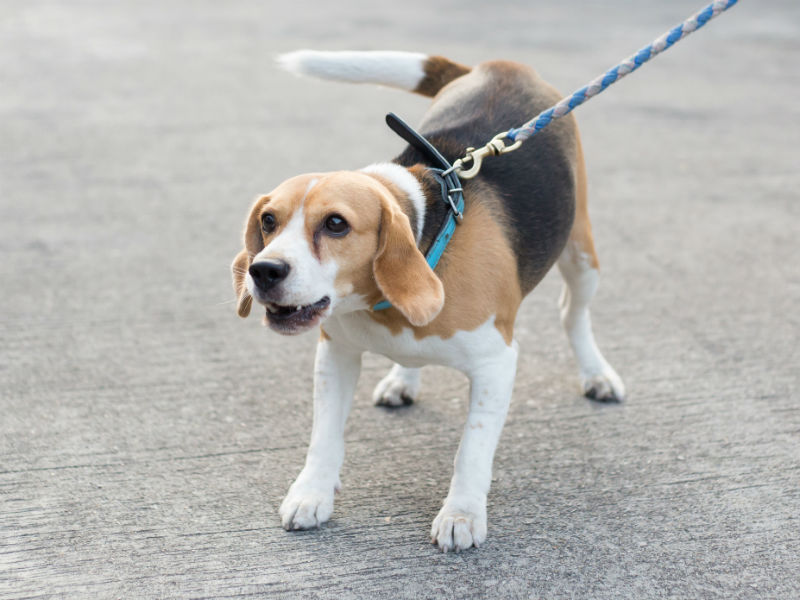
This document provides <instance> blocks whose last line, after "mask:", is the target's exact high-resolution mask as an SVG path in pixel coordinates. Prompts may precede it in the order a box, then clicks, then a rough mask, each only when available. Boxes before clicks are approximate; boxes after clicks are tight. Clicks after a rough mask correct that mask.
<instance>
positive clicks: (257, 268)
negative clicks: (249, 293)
mask: <svg viewBox="0 0 800 600" xmlns="http://www.w3.org/2000/svg"><path fill="white" fill-rule="evenodd" d="M289 269H290V267H289V263H287V262H286V261H283V260H274V259H273V260H260V261H258V262H254V263H253V264H252V265H250V269H249V272H250V277H252V278H253V282H254V283H255V284H256V287H258V288H260V289H262V290H264V291H266V290H269V289H272V288H273V287H275V286H276V285H278V284H279V283H280V282H281V281H283V280H284V279H286V276H287V275H288V274H289Z"/></svg>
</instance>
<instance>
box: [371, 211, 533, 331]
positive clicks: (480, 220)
mask: <svg viewBox="0 0 800 600" xmlns="http://www.w3.org/2000/svg"><path fill="white" fill-rule="evenodd" d="M436 273H437V274H438V275H439V278H440V279H441V281H442V284H443V285H444V291H445V303H444V307H443V308H442V312H441V313H439V316H438V317H436V319H434V320H433V321H432V322H430V323H429V324H427V325H425V326H423V327H413V329H414V336H415V337H416V338H417V339H421V338H424V337H428V336H431V335H435V336H439V337H441V338H444V339H447V338H450V337H452V336H453V335H455V334H456V333H457V332H458V331H472V330H474V329H477V328H478V327H480V326H481V325H482V324H483V323H485V322H486V321H487V320H488V319H489V318H490V317H492V316H493V315H494V316H495V327H496V328H497V329H498V330H499V331H500V333H501V334H502V335H503V338H504V339H505V340H506V342H507V343H509V344H510V343H511V340H512V337H513V329H514V321H515V319H516V315H517V310H518V308H519V304H520V302H521V301H522V291H521V290H520V287H519V279H518V276H517V266H516V259H515V257H514V253H513V251H512V250H511V247H510V245H509V243H508V241H507V238H506V236H505V233H504V231H503V228H502V226H501V225H500V224H499V223H498V222H497V220H496V219H495V218H494V216H493V215H492V214H491V213H490V211H489V209H488V208H487V207H486V206H485V205H483V204H477V203H476V204H470V205H469V206H468V207H467V208H466V211H465V213H464V220H463V221H462V223H461V224H460V225H458V226H457V229H456V233H455V234H454V235H453V238H452V240H451V241H450V244H449V245H448V247H447V250H446V252H445V254H444V255H443V256H442V259H441V261H440V263H439V265H437V267H436ZM370 317H371V318H372V319H373V320H375V321H377V322H378V323H381V324H382V325H385V326H386V327H388V328H389V329H390V330H391V331H392V333H393V334H398V333H400V332H401V331H402V330H403V329H404V328H405V327H409V326H410V325H409V323H408V321H407V320H406V319H405V318H404V317H403V316H402V315H401V314H400V312H399V311H398V310H397V309H395V308H394V307H392V308H389V309H387V310H384V311H377V312H372V313H370Z"/></svg>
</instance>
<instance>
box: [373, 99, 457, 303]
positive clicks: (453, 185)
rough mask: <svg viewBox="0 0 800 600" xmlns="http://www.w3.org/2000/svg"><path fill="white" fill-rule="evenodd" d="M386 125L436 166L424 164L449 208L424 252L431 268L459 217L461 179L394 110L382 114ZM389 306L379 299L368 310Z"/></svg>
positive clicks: (444, 159) (437, 259)
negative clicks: (429, 245) (436, 182)
mask: <svg viewBox="0 0 800 600" xmlns="http://www.w3.org/2000/svg"><path fill="white" fill-rule="evenodd" d="M386 124H387V125H389V127H391V129H392V131H394V132H395V133H397V134H398V135H399V136H400V137H402V138H403V139H404V140H406V141H407V142H408V143H409V144H411V145H412V146H414V148H416V149H417V150H419V151H420V152H421V153H422V154H423V155H424V156H425V157H426V158H428V159H429V160H430V161H431V162H432V163H434V164H435V165H437V166H436V167H428V171H429V172H430V173H431V174H432V175H433V176H434V178H435V179H436V181H438V182H439V186H440V187H441V193H442V201H443V202H444V203H446V204H447V205H448V206H449V207H450V210H449V211H447V217H446V218H445V220H444V222H443V223H442V226H441V227H440V228H439V233H438V234H436V237H435V238H434V240H433V243H432V244H431V247H430V248H429V249H428V253H427V254H426V255H425V260H426V261H427V263H428V265H429V266H430V268H431V269H435V268H436V265H437V264H438V263H439V259H440V258H442V254H443V253H444V250H445V248H447V244H448V243H449V242H450V239H451V238H452V237H453V233H454V232H455V230H456V224H457V223H458V222H459V221H460V220H461V218H462V215H463V213H464V193H463V190H462V189H461V181H460V180H459V179H458V175H456V173H455V170H454V169H453V167H452V165H451V164H450V163H449V162H447V159H446V158H445V157H444V156H442V154H441V153H440V152H439V151H438V150H437V149H436V148H435V147H434V146H433V144H431V143H430V142H429V141H428V140H426V139H425V138H424V137H422V135H420V134H419V133H417V132H416V131H414V130H413V129H412V128H411V127H410V126H409V125H408V124H407V123H406V122H405V121H403V120H402V119H401V118H400V117H398V116H397V115H395V114H394V113H389V114H388V115H386ZM390 306H391V303H390V302H389V301H388V300H383V301H382V302H378V304H376V305H375V306H373V307H372V310H385V309H387V308H389V307H390Z"/></svg>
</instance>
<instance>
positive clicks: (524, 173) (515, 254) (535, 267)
mask: <svg viewBox="0 0 800 600" xmlns="http://www.w3.org/2000/svg"><path fill="white" fill-rule="evenodd" d="M279 60H280V62H281V63H282V65H283V66H284V68H286V69H287V70H289V71H291V72H293V73H295V74H299V75H309V76H315V77H320V78H324V79H333V80H340V81H350V82H369V83H377V84H382V85H388V86H392V87H397V88H401V89H405V90H408V91H412V92H416V93H418V94H421V95H423V96H429V97H432V98H433V103H432V105H431V107H430V109H429V110H428V112H427V113H426V114H425V116H424V118H423V120H422V123H421V124H420V126H419V131H420V132H421V133H422V135H423V136H425V138H427V139H428V140H429V141H430V142H431V143H432V144H433V145H434V146H435V147H436V148H437V149H438V150H439V152H441V154H443V155H444V156H445V157H446V158H447V160H448V161H450V162H451V163H452V161H454V160H455V159H456V158H458V157H460V156H462V155H463V154H464V152H465V149H466V148H467V147H470V146H475V147H479V146H481V145H483V144H484V143H485V142H486V141H488V140H489V139H491V138H492V137H493V136H494V135H495V134H497V132H499V131H504V130H506V129H508V128H509V127H510V126H516V125H519V124H520V123H523V122H525V121H526V120H527V119H528V118H530V117H531V116H532V115H536V114H538V113H539V112H540V111H542V110H544V109H546V108H548V107H550V106H551V105H553V104H555V103H556V102H557V101H558V100H559V99H560V97H561V96H560V94H558V93H557V92H556V90H555V89H554V88H552V87H551V86H550V85H548V84H547V83H546V82H544V81H543V80H542V79H541V78H540V77H539V76H538V75H537V74H536V73H535V72H534V71H533V70H531V69H529V68H528V67H526V66H523V65H520V64H516V63H513V62H508V61H493V62H485V63H481V64H479V65H477V66H475V67H472V68H470V67H467V66H463V65H460V64H457V63H455V62H452V61H450V60H448V59H446V58H443V57H440V56H426V55H424V54H417V53H406V52H316V51H310V50H302V51H298V52H293V53H290V54H287V55H283V56H282V57H281V58H280V59H279ZM429 166H430V163H429V162H428V158H427V157H426V156H425V154H424V153H422V152H420V151H419V150H418V149H417V148H416V147H414V146H408V147H407V148H406V149H405V150H404V151H403V152H402V153H401V154H400V155H399V156H398V157H397V158H395V159H394V160H392V161H389V162H378V163H376V164H373V165H370V166H368V167H366V168H363V169H361V170H358V171H336V172H332V173H310V174H306V175H298V176H296V177H292V178H291V179H288V180H286V181H284V182H283V183H281V184H280V185H279V186H278V187H276V188H275V189H274V190H273V191H272V192H270V193H269V194H267V195H265V196H262V197H260V198H258V200H256V202H255V204H254V205H253V207H252V208H251V209H250V214H249V216H248V218H247V221H246V224H245V230H244V249H243V250H242V251H241V252H240V253H239V254H238V255H237V256H236V258H235V259H234V261H233V265H232V271H233V285H234V289H235V291H236V294H237V296H238V305H237V309H238V313H239V315H240V316H242V317H246V316H247V315H248V314H249V312H250V309H251V307H252V305H253V303H254V301H255V303H258V304H259V305H261V307H262V309H261V310H263V313H264V315H265V316H264V322H265V324H266V325H268V326H269V327H270V328H271V329H273V330H274V331H276V332H278V333H281V334H284V335H294V334H298V333H302V332H305V331H308V330H310V329H314V328H319V329H320V336H319V344H318V347H317V356H316V365H315V369H314V424H313V428H312V431H311V443H310V446H309V449H308V454H307V458H306V462H305V466H304V467H303V469H302V471H301V472H300V474H299V476H298V477H297V479H296V481H295V482H294V483H293V484H292V486H291V487H290V488H289V492H288V494H287V496H286V498H285V500H284V501H283V503H282V504H281V507H280V517H281V521H282V524H283V526H284V527H285V528H286V529H287V530H292V529H309V528H313V527H319V526H320V525H321V524H322V523H324V522H326V521H327V520H328V519H329V518H330V517H331V513H332V512H333V500H334V492H335V491H337V490H338V489H339V487H340V485H341V484H340V481H339V470H340V468H341V466H342V462H343V459H344V437H343V432H344V426H345V420H346V419H347V415H348V412H349V410H350V405H351V402H352V399H353V394H354V390H355V387H356V381H357V379H358V376H359V371H360V367H361V355H362V353H363V352H364V351H370V352H376V353H379V354H382V355H384V356H387V357H389V358H390V359H391V360H392V361H394V362H395V363H396V364H395V365H394V366H393V367H392V369H391V371H390V372H389V374H388V375H387V376H386V377H385V378H384V379H383V380H382V381H381V382H380V383H378V385H377V387H376V388H375V391H374V400H375V402H376V404H380V405H385V406H398V405H401V404H409V403H411V402H413V401H414V400H415V399H416V397H417V395H418V393H419V389H420V367H422V366H423V365H426V364H438V365H445V366H448V367H453V368H455V369H459V370H460V371H462V372H464V373H465V374H466V375H467V376H468V377H469V379H470V382H471V389H470V404H469V414H468V416H467V422H466V424H465V426H464V432H463V436H462V438H461V444H460V446H459V448H458V452H457V453H456V458H455V467H454V473H453V477H452V481H451V483H450V489H449V492H448V494H447V496H446V498H445V499H444V503H443V506H442V509H441V510H440V511H439V514H438V515H437V516H436V518H435V519H434V520H433V525H432V528H431V538H432V541H433V543H435V544H438V546H439V548H441V550H443V551H445V552H446V551H448V550H455V551H459V550H464V549H467V548H470V547H472V546H479V545H480V544H481V543H483V542H484V540H485V539H486V526H487V525H486V496H487V494H488V492H489V485H490V482H491V479H492V460H493V457H494V452H495V447H496V446H497V442H498V439H499V437H500V433H501V430H502V428H503V422H504V420H505V418H506V413H507V411H508V407H509V402H510V400H511V391H512V388H513V386H514V376H515V372H516V367H517V344H516V342H515V341H514V336H513V332H514V320H515V318H516V315H517V310H518V309H519V306H520V302H521V301H522V299H523V298H524V297H525V295H526V294H528V293H529V292H530V291H531V290H532V289H533V288H534V287H535V286H536V284H537V283H539V281H541V279H542V278H543V277H544V276H545V274H546V273H547V272H548V270H549V269H550V268H551V267H552V266H553V265H558V268H559V271H560V272H561V274H562V276H563V278H564V281H565V286H564V291H563V294H562V296H561V300H560V309H561V322H562V323H563V326H564V329H565V330H566V333H567V337H568V338H569V342H570V344H571V346H572V349H573V350H574V352H575V357H576V359H577V362H578V368H579V372H580V379H581V383H582V386H583V392H584V394H585V395H586V396H588V397H590V398H595V399H598V400H606V401H608V400H612V401H613V400H621V399H622V398H623V396H624V394H625V388H624V386H623V383H622V380H621V379H620V378H619V376H618V375H617V374H616V372H615V371H614V369H612V367H611V366H610V365H609V364H608V362H607V361H606V360H605V359H604V358H603V355H602V354H601V353H600V351H599V350H598V348H597V345H596V344H595V340H594V335H593V334H592V329H591V323H590V318H589V308H588V305H589V301H590V300H591V298H592V296H593V295H594V293H595V289H596V288H597V282H598V262H597V254H596V253H595V249H594V243H593V239H592V229H591V224H590V223H589V215H588V212H587V205H586V202H587V200H586V169H585V167H584V160H583V153H582V150H581V143H580V138H579V137H578V129H577V127H576V124H575V120H574V118H573V116H572V115H569V116H567V117H566V118H563V119H559V120H558V121H555V122H554V123H552V124H551V125H550V126H549V127H548V128H547V129H545V130H543V131H542V132H541V133H539V134H538V135H537V136H536V138H535V139H534V140H531V141H529V142H528V143H526V144H524V145H523V146H522V147H521V148H519V149H518V150H517V151H515V152H512V153H510V154H507V155H504V156H502V157H499V158H494V159H491V160H488V161H486V162H485V163H484V165H483V168H482V170H481V172H480V174H479V175H478V176H477V177H475V178H474V179H469V180H465V181H463V182H462V183H463V195H464V204H465V208H464V211H463V219H462V220H461V221H460V222H459V223H458V225H457V227H456V229H455V233H454V234H453V237H452V240H451V241H450V243H449V245H448V246H447V247H446V249H445V251H444V254H443V256H442V258H441V260H440V262H439V263H438V265H437V266H436V268H435V270H432V269H431V267H430V266H429V265H428V263H427V262H426V260H425V256H424V254H425V252H426V251H427V250H428V249H429V247H430V246H431V244H432V242H433V239H434V237H435V236H436V234H437V232H438V231H439V229H440V227H441V225H442V222H443V220H444V219H446V218H447V216H448V211H449V210H451V209H450V207H449V205H448V204H447V203H446V202H445V201H443V199H442V194H441V192H440V186H439V183H438V181H437V180H436V179H435V178H434V177H433V174H432V173H431V171H430V170H429ZM384 300H385V301H388V302H389V303H391V307H390V308H388V309H386V310H376V304H377V303H379V302H382V301H384Z"/></svg>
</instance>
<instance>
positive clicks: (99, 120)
mask: <svg viewBox="0 0 800 600" xmlns="http://www.w3.org/2000/svg"><path fill="white" fill-rule="evenodd" d="M696 8H699V6H698V4H697V3H696V2H694V1H688V0H679V1H674V2H660V3H656V2H625V1H622V0H613V1H612V2H602V3H599V2H590V1H589V0H580V1H578V2H571V3H566V2H552V1H547V2H537V3H526V2H513V3H508V4H506V3H488V2H480V3H479V2H472V1H463V0H462V1H459V2H450V3H441V4H440V5H435V4H434V3H429V2H426V1H424V0H407V1H406V2H402V3H397V4H392V5H390V4H389V3H363V2H356V1H354V0H346V1H344V2H337V3H323V2H315V3H313V4H312V3H272V2H256V1H252V2H245V1H241V2H240V1H237V2H212V1H211V0H207V1H205V2H188V1H174V2H151V1H144V2H134V1H132V0H131V1H126V2H114V3H110V2H101V1H99V0H96V1H92V0H87V1H82V2H71V3H65V2H57V1H55V0H52V1H46V0H42V1H39V0H6V1H5V2H3V3H2V5H0V49H2V51H0V90H1V91H0V598H34V597H35V598H162V597H163V598H166V597H170V598H172V597H175V598H199V597H213V598H225V597H273V596H274V597H286V598H302V597H315V598H336V599H340V598H428V597H431V598H432V597H436V598H487V597H491V598H637V599H642V598H698V597H703V598H732V597H737V598H793V597H794V598H797V597H800V582H799V581H798V573H800V558H798V551H799V550H800V522H798V514H800V510H799V509H800V405H799V403H798V400H799V398H800V397H799V396H798V388H799V387H800V372H799V371H800V369H799V368H798V364H800V360H799V359H800V356H799V354H800V353H798V339H799V338H800V319H799V318H798V306H800V267H799V266H798V258H799V257H800V254H798V235H800V225H798V223H800V192H798V190H800V168H799V167H800V150H799V149H798V142H800V128H799V126H798V124H799V123H800V104H798V100H797V98H798V92H800V70H798V68H797V64H798V62H800V5H799V4H798V3H796V2H794V1H789V0H783V1H782V0H776V1H773V2H769V3H760V2H752V1H751V2H747V1H743V2H741V4H740V6H737V7H736V8H734V9H733V10H732V11H731V12H730V14H727V15H723V16H722V17H720V18H719V19H718V20H717V21H715V22H713V23H711V24H710V25H709V26H708V27H707V28H706V29H704V30H703V31H701V32H698V33H697V34H695V35H693V36H691V37H690V38H688V39H686V40H685V41H683V42H681V43H680V44H679V45H677V46H676V47H674V48H673V49H671V50H670V51H669V52H668V53H666V54H665V55H664V56H661V57H659V58H658V59H656V60H655V61H654V62H653V63H651V64H650V65H648V66H646V67H645V68H643V69H642V70H641V71H640V72H638V73H637V74H636V75H633V76H631V77H630V78H628V79H626V80H625V81H623V82H621V83H619V84H618V85H616V86H614V88H612V89H610V90H608V91H607V92H606V93H604V94H603V95H602V96H600V97H598V98H596V99H594V100H592V101H591V102H590V103H589V104H587V105H585V106H584V107H581V108H580V109H579V110H578V112H577V113H576V114H577V117H578V121H579V123H580V126H581V128H582V133H583V138H584V146H585V150H586V155H587V161H588V167H589V181H590V196H591V200H590V207H591V213H592V217H593V220H594V224H595V234H596V238H597V242H598V248H599V253H600V259H601V264H602V268H603V280H602V283H601V289H600V292H599V294H598V297H597V298H596V300H595V303H594V305H593V308H594V310H593V317H594V323H595V329H596V333H597V337H598V340H599V343H600V345H601V347H602V348H603V350H604V353H605V354H606V356H607V358H608V359H609V360H610V361H611V362H612V363H613V364H614V366H615V367H616V368H617V370H618V371H619V372H620V374H621V375H622V377H623V378H624V379H625V381H626V383H627V386H628V390H629V400H628V401H627V402H625V403H624V404H622V405H618V406H602V405H597V404H594V403H591V402H589V401H587V400H585V399H583V398H581V397H580V395H579V392H578V387H577V378H576V373H575V366H574V364H573V362H572V357H571V355H570V351H569V349H568V346H567V343H566V340H565V338H564V336H563V334H562V332H561V331H560V327H559V325H558V318H557V311H556V298H557V295H558V291H559V287H560V283H559V281H558V278H557V277H556V276H555V275H550V276H548V278H547V279H546V280H545V281H544V282H543V283H542V285H541V286H540V287H539V288H538V289H537V290H535V291H534V293H533V294H532V295H531V296H530V297H529V298H528V299H527V300H526V301H525V303H524V305H523V308H522V311H521V314H520V316H519V322H518V328H517V336H518V339H519V342H520V345H521V358H520V369H519V371H520V372H519V376H518V379H517V384H516V388H515V393H514V401H513V406H512V408H511V412H510V415H509V419H508V423H507V426H506V429H505V431H504V434H503V437H502V440H501V443H500V446H499V449H498V452H497V459H496V463H495V482H494V485H493V489H492V494H491V496H490V499H489V540H488V542H487V544H486V545H485V547H483V548H481V549H480V550H478V551H470V552H466V553H462V554H459V555H453V554H449V555H442V554H439V553H437V552H436V551H435V549H434V548H433V547H432V546H430V545H429V544H428V540H427V534H428V528H429V523H430V521H431V519H432V518H433V517H434V516H435V514H436V511H437V510H438V508H439V506H440V502H441V500H442V498H443V495H444V494H445V492H446V489H447V483H448V480H449V476H450V471H451V464H452V458H453V455H454V452H455V448H456V445H457V443H458V438H459V434H460V430H461V426H462V422H463V419H464V416H465V410H466V390H467V383H466V380H465V379H464V377H463V376H461V375H459V374H457V373H453V372H450V371H447V370H443V369H438V368H433V369H429V370H426V371H425V373H424V375H423V384H424V390H423V394H422V397H421V399H420V401H419V403H418V404H417V405H415V406H413V407H411V408H408V409H402V410H397V411H388V410H381V409H377V408H374V407H373V406H371V403H370V399H369V393H370V390H371V388H372V386H373V385H374V384H375V383H376V382H377V381H378V380H379V378H380V377H381V376H382V374H383V373H384V371H385V370H386V368H387V367H388V364H389V363H388V361H386V360H385V359H383V358H380V357H369V358H368V359H367V360H366V362H365V368H364V373H363V375H362V380H361V383H360V385H359V389H358V394H357V398H356V402H355V407H354V410H353V413H352V416H351V418H350V421H349V425H348V429H347V452H348V456H347V459H346V464H345V468H344V472H343V482H344V489H343V490H342V493H341V494H340V495H339V496H338V499H337V502H338V503H337V507H336V510H335V512H334V517H333V520H332V521H331V522H330V524H329V525H327V526H326V527H325V528H324V529H322V530H321V531H317V532H307V533H291V534H290V533H287V532H285V531H283V530H282V529H281V528H280V524H279V520H278V516H277V507H278V504H279V503H280V500H281V498H282V496H283V494H284V492H285V491H286V489H287V487H288V485H289V483H290V482H291V480H292V478H293V477H294V475H295V474H296V473H297V471H298V470H299V468H300V466H301V464H302V460H303V455H304V451H305V445H306V442H307V440H308V437H309V431H310V419H311V403H310V393H311V370H312V361H313V352H314V346H315V336H313V335H307V336H304V337H300V338H297V339H286V338H281V337H278V336H275V335H273V334H270V333H268V332H267V331H266V330H264V329H263V328H262V327H261V326H260V324H259V322H258V318H256V317H255V316H253V317H251V318H250V319H248V320H247V321H241V320H239V319H238V318H237V317H236V316H235V312H234V305H233V295H232V291H231V289H230V283H229V274H228V264H229V262H230V260H231V259H232V258H233V256H234V254H235V253H236V252H237V251H238V249H239V233H240V227H241V225H242V222H243V220H244V217H245V211H246V209H247V207H248V205H249V203H250V202H251V200H252V198H253V197H254V196H255V195H256V194H258V193H260V192H265V191H268V190H269V189H271V188H272V187H273V186H274V185H275V184H276V183H278V182H279V181H281V180H282V179H284V178H286V177H288V176H290V175H293V174H296V173H298V172H302V171H310V170H332V169H340V168H355V167H360V166H363V165H365V164H368V163H370V162H372V161H375V160H379V159H384V158H389V157H391V156H393V155H394V154H395V153H396V152H397V151H398V150H399V149H400V147H401V143H400V141H399V140H398V138H396V136H394V135H393V134H391V133H390V132H389V131H388V129H387V128H386V127H385V126H384V125H383V124H382V119H383V115H384V113H385V112H387V111H389V110H393V111H395V112H397V113H398V114H400V115H402V116H404V117H406V118H408V119H409V120H410V121H412V122H413V121H415V120H416V119H418V118H419V116H420V115H421V114H422V112H423V111H424V109H425V106H426V101H425V100H424V99H421V98H418V97H413V96H410V95H405V94H403V93H401V92H395V91H387V90H381V89H375V88H370V87H364V86H360V87H359V86H347V85H343V84H333V83H320V82H313V81H308V80H305V81H303V80H298V79H295V78H292V77H290V76H288V75H286V74H283V73H281V72H278V71H277V70H276V69H275V68H273V66H272V64H271V57H272V56H273V55H274V54H276V53H278V52H281V51H287V50H291V49H296V48H301V47H313V48H326V49H344V48H355V49H373V48H391V49H405V50H415V51H425V52H430V53H441V54H445V55H447V56H450V57H452V58H454V59H457V60H461V61H463V62H468V63H474V62H477V61H479V60H481V59H484V58H500V57H503V58H512V59H516V60H519V61H522V62H525V63H528V64H531V65H533V66H534V67H535V68H537V69H538V70H539V71H540V72H541V73H542V74H543V75H544V76H545V77H546V78H547V79H549V80H550V81H552V82H554V83H555V84H556V85H557V86H558V87H559V88H561V89H562V90H563V91H564V92H569V91H571V90H573V89H575V88H577V87H578V86H580V85H582V84H583V83H585V82H586V81H588V80H589V79H590V78H592V77H593V76H595V75H596V74H598V73H599V72H601V71H602V70H604V69H605V68H606V67H608V66H610V65H611V64H613V63H615V62H616V61H617V60H618V59H620V58H622V57H624V56H626V55H628V54H630V53H632V52H633V51H634V50H636V49H637V48H639V47H640V46H642V45H644V44H645V43H647V42H649V41H650V40H651V39H652V38H654V37H655V36H656V35H658V34H660V33H661V32H662V31H664V30H666V29H667V28H668V27H670V26H672V25H673V24H674V23H676V22H678V21H680V20H681V19H682V18H683V17H684V16H686V15H688V14H689V13H691V12H693V11H694V10H695V9H696ZM509 125H515V124H513V123H510V124H509ZM532 143H535V142H532Z"/></svg>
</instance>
